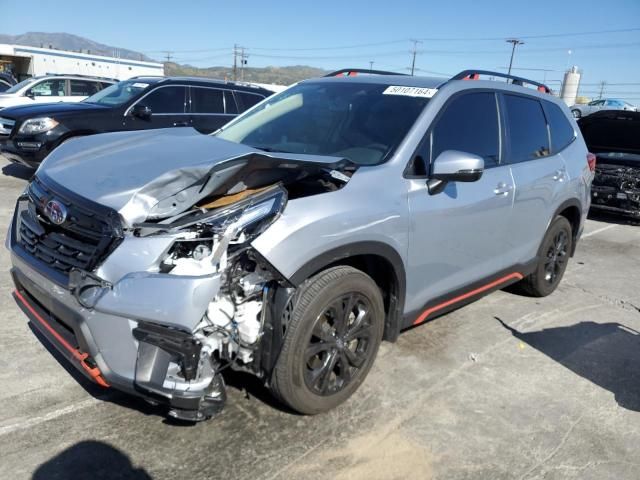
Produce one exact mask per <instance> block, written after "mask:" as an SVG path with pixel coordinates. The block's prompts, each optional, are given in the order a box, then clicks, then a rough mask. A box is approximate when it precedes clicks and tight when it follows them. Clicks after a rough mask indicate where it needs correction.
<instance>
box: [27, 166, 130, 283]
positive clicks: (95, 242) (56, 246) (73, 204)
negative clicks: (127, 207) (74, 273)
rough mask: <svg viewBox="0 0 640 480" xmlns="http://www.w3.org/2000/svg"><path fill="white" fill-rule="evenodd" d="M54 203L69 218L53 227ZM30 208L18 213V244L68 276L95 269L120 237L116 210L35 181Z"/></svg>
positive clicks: (32, 185)
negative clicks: (47, 208) (75, 270)
mask: <svg viewBox="0 0 640 480" xmlns="http://www.w3.org/2000/svg"><path fill="white" fill-rule="evenodd" d="M51 200H56V201H57V202H60V203H61V204H63V205H64V206H65V208H66V210H67V217H66V220H65V221H64V223H62V224H61V225H55V224H53V223H52V222H51V221H50V220H49V219H48V217H47V215H46V214H45V206H46V205H47V203H48V202H49V201H51ZM27 201H28V205H27V206H26V208H22V209H21V210H19V212H18V215H19V222H18V224H19V227H18V231H19V243H20V244H21V245H22V247H23V248H24V249H25V250H26V251H27V252H28V253H30V254H31V255H32V256H34V257H35V258H37V259H38V260H40V261H42V262H44V263H45V264H46V265H48V266H50V267H52V268H54V269H56V270H58V271H60V272H63V273H65V274H68V273H69V271H70V270H71V269H72V268H78V269H81V270H92V269H93V268H94V267H95V266H96V265H98V264H99V263H100V262H101V261H102V260H103V259H104V258H105V257H106V256H107V255H108V254H109V253H110V252H111V250H112V249H113V248H114V247H115V246H116V245H117V243H118V242H119V239H120V238H121V236H122V235H121V229H120V224H119V221H118V215H117V213H116V212H115V211H113V210H111V209H109V208H107V207H104V206H103V205H98V204H95V203H93V202H90V201H89V200H86V199H83V198H81V197H78V196H76V195H74V194H73V193H71V192H69V191H66V190H64V189H62V188H61V187H59V186H56V187H52V186H50V185H49V183H47V184H45V183H44V182H43V181H42V180H40V179H38V178H36V179H34V180H33V181H32V182H31V184H30V185H29V189H28V200H27Z"/></svg>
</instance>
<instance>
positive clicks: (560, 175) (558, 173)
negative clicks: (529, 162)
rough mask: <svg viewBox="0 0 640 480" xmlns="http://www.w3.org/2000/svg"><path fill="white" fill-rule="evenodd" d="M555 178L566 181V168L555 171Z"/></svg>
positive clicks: (558, 180) (557, 180)
mask: <svg viewBox="0 0 640 480" xmlns="http://www.w3.org/2000/svg"><path fill="white" fill-rule="evenodd" d="M553 179H554V180H555V181H556V182H564V179H565V171H564V170H562V169H561V170H556V171H555V173H554V174H553Z"/></svg>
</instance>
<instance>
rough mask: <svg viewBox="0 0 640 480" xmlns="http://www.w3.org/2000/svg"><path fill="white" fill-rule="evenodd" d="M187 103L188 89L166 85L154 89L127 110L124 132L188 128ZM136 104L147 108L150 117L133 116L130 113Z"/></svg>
mask: <svg viewBox="0 0 640 480" xmlns="http://www.w3.org/2000/svg"><path fill="white" fill-rule="evenodd" d="M187 101H188V87H185V86H181V85H166V86H160V87H158V88H155V89H154V90H152V91H151V92H149V93H148V94H147V95H145V96H144V97H142V98H141V99H140V100H138V101H137V102H136V103H135V104H134V105H132V106H131V107H130V108H129V109H128V110H127V114H126V115H125V122H124V123H125V130H146V129H152V128H169V127H189V126H190V125H191V123H190V119H189V113H188V110H187ZM136 104H140V105H145V106H147V107H149V108H150V109H151V115H150V116H149V117H145V118H140V117H137V116H134V115H133V114H132V113H131V112H132V110H133V107H134V106H135V105H136Z"/></svg>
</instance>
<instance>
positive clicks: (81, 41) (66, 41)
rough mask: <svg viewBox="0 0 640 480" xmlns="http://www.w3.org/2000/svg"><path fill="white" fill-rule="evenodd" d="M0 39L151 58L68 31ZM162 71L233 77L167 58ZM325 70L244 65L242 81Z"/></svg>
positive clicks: (227, 71) (289, 79)
mask: <svg viewBox="0 0 640 480" xmlns="http://www.w3.org/2000/svg"><path fill="white" fill-rule="evenodd" d="M0 43H13V44H17V45H28V46H31V47H43V48H49V46H51V47H52V48H56V49H59V50H71V51H76V52H85V53H86V52H87V51H88V52H89V53H92V54H95V55H106V56H108V57H112V56H115V55H116V51H119V54H120V58H126V59H129V60H145V61H154V60H153V59H151V58H149V57H147V56H146V55H144V54H142V53H140V52H136V51H135V50H128V49H126V48H118V47H112V46H110V45H105V44H103V43H98V42H94V41H93V40H89V39H88V38H84V37H80V36H78V35H72V34H70V33H45V32H28V33H23V34H21V35H6V34H2V33H0ZM164 66H165V75H167V76H171V75H187V76H195V77H209V78H219V79H223V80H224V79H228V80H232V79H233V70H232V69H231V67H207V68H199V67H194V66H191V65H180V64H177V63H173V62H166V63H165V64H164ZM326 73H327V72H326V71H325V70H322V69H320V68H315V67H309V66H305V65H294V66H288V67H264V68H247V67H245V69H244V77H243V79H244V81H246V82H255V83H272V84H277V85H290V84H292V83H294V82H298V81H300V80H304V79H306V78H312V77H319V76H322V75H324V74H326ZM238 80H241V74H240V69H238Z"/></svg>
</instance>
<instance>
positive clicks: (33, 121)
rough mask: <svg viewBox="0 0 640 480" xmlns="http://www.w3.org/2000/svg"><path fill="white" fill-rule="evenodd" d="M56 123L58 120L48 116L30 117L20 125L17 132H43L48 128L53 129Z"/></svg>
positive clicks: (30, 133) (31, 133) (29, 133)
mask: <svg viewBox="0 0 640 480" xmlns="http://www.w3.org/2000/svg"><path fill="white" fill-rule="evenodd" d="M57 125H58V122H57V121H56V120H54V119H53V118H50V117H38V118H30V119H28V120H26V121H25V122H24V123H23V124H22V125H20V130H18V133H23V134H25V135H35V134H37V133H44V132H48V131H49V130H53V129H54V128H56V126H57Z"/></svg>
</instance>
